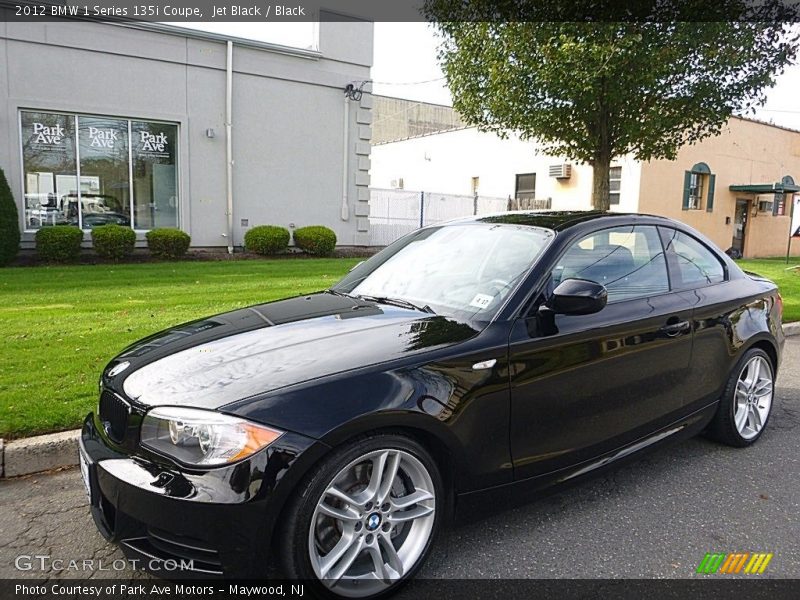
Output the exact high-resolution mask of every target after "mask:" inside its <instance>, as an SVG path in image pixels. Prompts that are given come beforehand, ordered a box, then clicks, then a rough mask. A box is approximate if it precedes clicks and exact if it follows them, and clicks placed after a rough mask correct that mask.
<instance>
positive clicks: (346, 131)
mask: <svg viewBox="0 0 800 600" xmlns="http://www.w3.org/2000/svg"><path fill="white" fill-rule="evenodd" d="M347 88H348V89H345V93H344V128H343V132H342V134H343V135H342V137H343V139H344V142H343V146H342V214H341V216H342V221H347V219H349V218H350V206H349V205H348V204H347V166H348V164H347V157H348V153H349V145H350V139H349V138H350V98H349V94H348V93H349V90H350V88H352V85H348V86H347Z"/></svg>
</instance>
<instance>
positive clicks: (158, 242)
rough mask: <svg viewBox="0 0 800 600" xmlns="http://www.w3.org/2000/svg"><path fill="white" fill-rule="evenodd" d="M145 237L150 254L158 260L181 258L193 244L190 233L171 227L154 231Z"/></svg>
mask: <svg viewBox="0 0 800 600" xmlns="http://www.w3.org/2000/svg"><path fill="white" fill-rule="evenodd" d="M145 237H146V238H147V247H148V248H149V249H150V254H152V255H153V256H155V257H157V258H180V257H181V256H183V255H184V254H186V251H187V250H188V249H189V244H190V243H191V242H192V238H191V237H190V236H189V234H188V233H186V232H185V231H181V230H180V229H173V228H171V227H164V228H161V229H152V230H150V231H148V232H147V234H146V235H145Z"/></svg>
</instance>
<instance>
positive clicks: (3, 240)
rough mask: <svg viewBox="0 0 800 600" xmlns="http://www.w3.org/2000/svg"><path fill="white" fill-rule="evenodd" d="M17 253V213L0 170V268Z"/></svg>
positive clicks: (12, 197)
mask: <svg viewBox="0 0 800 600" xmlns="http://www.w3.org/2000/svg"><path fill="white" fill-rule="evenodd" d="M18 251H19V213H17V204H16V202H14V196H12V195H11V188H10V187H8V181H6V175H5V173H3V169H0V267H2V266H5V265H7V264H8V263H10V262H11V261H12V260H14V257H15V256H16V255H17V252H18Z"/></svg>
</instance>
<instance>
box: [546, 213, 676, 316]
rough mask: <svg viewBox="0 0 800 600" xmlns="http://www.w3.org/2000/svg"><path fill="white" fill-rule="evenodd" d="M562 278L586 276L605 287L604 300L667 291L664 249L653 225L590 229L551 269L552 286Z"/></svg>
mask: <svg viewBox="0 0 800 600" xmlns="http://www.w3.org/2000/svg"><path fill="white" fill-rule="evenodd" d="M566 279H588V280H590V281H594V282H596V283H599V284H601V285H604V286H605V287H606V290H608V302H609V303H611V302H620V301H622V300H630V299H633V298H641V297H645V296H655V295H658V294H663V293H665V292H668V291H669V289H670V288H669V277H668V275H667V263H666V260H665V258H664V248H663V246H662V244H661V239H660V237H659V235H658V230H657V229H656V228H655V227H654V226H649V225H644V226H639V225H637V226H624V227H614V228H611V229H603V230H602V231H597V232H594V233H592V234H590V235H588V236H586V237H584V238H582V239H581V240H579V241H578V242H576V243H575V244H573V245H572V246H571V247H570V248H569V249H568V250H567V251H566V252H565V253H564V254H563V255H562V257H561V258H560V259H559V261H558V263H557V264H556V266H555V268H554V269H553V271H552V282H553V283H552V285H553V288H555V286H557V285H558V284H559V283H561V282H562V281H565V280H566Z"/></svg>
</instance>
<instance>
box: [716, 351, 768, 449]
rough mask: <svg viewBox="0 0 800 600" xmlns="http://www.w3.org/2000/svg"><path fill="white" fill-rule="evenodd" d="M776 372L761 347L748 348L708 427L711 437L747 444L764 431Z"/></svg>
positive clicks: (729, 442)
mask: <svg viewBox="0 0 800 600" xmlns="http://www.w3.org/2000/svg"><path fill="white" fill-rule="evenodd" d="M774 388H775V373H774V369H773V367H772V362H771V361H770V358H769V356H768V355H767V353H766V352H764V351H763V350H760V349H758V348H752V349H750V350H748V351H747V352H746V353H745V354H744V355H743V356H742V358H741V359H740V360H739V362H738V363H737V366H736V368H735V369H734V371H733V373H732V374H731V378H730V380H729V381H728V385H727V386H726V387H725V392H724V393H723V394H722V398H721V399H720V404H719V408H718V409H717V414H716V415H715V416H714V420H713V421H712V423H711V426H710V427H709V434H710V436H711V437H713V438H714V439H716V440H718V441H720V442H723V443H725V444H728V445H730V446H737V447H743V446H749V445H750V444H752V443H753V442H755V441H756V440H757V439H758V438H759V437H761V434H762V433H763V432H764V428H765V427H766V425H767V421H768V420H769V416H770V413H771V411H772V400H773V396H774V393H775V389H774Z"/></svg>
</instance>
